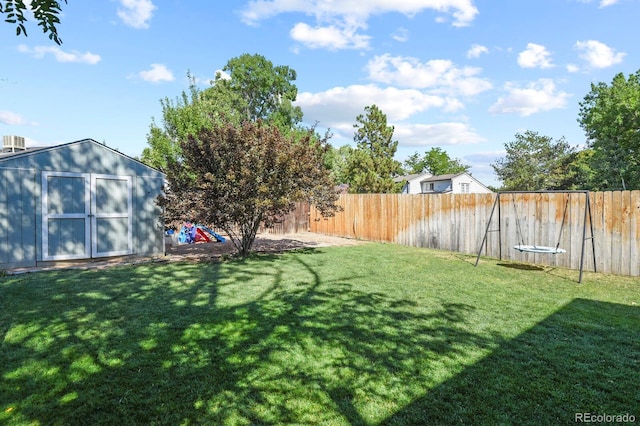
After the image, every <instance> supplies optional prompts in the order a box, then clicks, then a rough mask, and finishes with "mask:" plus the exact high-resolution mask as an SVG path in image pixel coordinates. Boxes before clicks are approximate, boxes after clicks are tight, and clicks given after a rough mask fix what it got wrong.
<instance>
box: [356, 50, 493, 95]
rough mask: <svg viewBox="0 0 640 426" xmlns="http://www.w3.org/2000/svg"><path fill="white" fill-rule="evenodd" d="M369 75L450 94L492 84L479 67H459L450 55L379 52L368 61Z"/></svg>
mask: <svg viewBox="0 0 640 426" xmlns="http://www.w3.org/2000/svg"><path fill="white" fill-rule="evenodd" d="M367 70H368V72H369V79H370V80H373V81H376V82H381V83H386V84H393V85H397V86H401V87H410V88H414V89H429V90H431V91H433V92H434V93H440V94H447V95H449V96H456V95H462V96H474V95H477V94H479V93H482V92H484V91H486V90H489V89H491V88H492V85H491V83H490V82H489V81H488V80H486V79H482V78H480V77H478V74H480V72H481V71H482V69H481V68H476V67H462V68H459V67H457V66H456V65H455V64H454V63H453V62H451V61H449V60H446V59H433V60H430V61H427V62H420V61H419V60H418V59H416V58H412V57H403V56H391V55H389V54H385V55H380V56H376V57H374V58H373V59H371V60H370V61H369V63H368V64H367Z"/></svg>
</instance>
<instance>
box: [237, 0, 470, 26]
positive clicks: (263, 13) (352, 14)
mask: <svg viewBox="0 0 640 426" xmlns="http://www.w3.org/2000/svg"><path fill="white" fill-rule="evenodd" d="M427 9H432V10H435V11H437V12H440V13H443V14H449V15H451V16H453V18H454V22H453V25H454V26H466V25H469V24H470V23H471V22H472V21H473V20H474V19H475V17H476V15H477V14H478V9H477V8H476V7H475V6H474V4H473V0H375V1H327V0H253V1H250V2H249V4H248V5H247V7H246V8H245V9H244V10H243V11H242V20H243V21H244V22H245V23H247V24H255V23H257V22H258V21H260V20H264V19H268V18H271V17H274V16H277V15H279V14H281V13H304V14H307V15H314V16H315V17H316V19H318V20H319V21H323V20H326V19H327V18H332V17H333V18H335V17H339V18H341V19H343V20H345V21H349V20H352V19H357V20H360V21H366V20H367V19H368V18H369V17H370V16H372V15H382V14H385V13H389V12H397V13H402V14H404V15H407V16H414V15H416V14H418V13H420V12H422V11H424V10H427Z"/></svg>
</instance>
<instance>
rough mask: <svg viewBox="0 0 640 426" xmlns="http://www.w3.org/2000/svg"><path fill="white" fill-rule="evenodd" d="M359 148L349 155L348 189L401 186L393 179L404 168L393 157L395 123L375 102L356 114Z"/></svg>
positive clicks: (361, 190)
mask: <svg viewBox="0 0 640 426" xmlns="http://www.w3.org/2000/svg"><path fill="white" fill-rule="evenodd" d="M356 121H357V123H356V124H354V125H353V127H354V128H355V129H356V131H355V135H354V138H353V139H354V141H355V142H356V145H357V146H356V148H355V149H354V150H353V151H352V152H351V154H350V155H349V156H348V159H347V165H346V170H345V175H346V179H347V181H348V182H347V183H348V184H349V191H350V192H354V193H392V192H398V190H399V186H398V184H396V183H395V182H394V180H393V178H394V177H395V176H397V175H398V174H400V172H401V171H402V169H401V164H400V162H398V161H397V160H395V159H394V158H393V156H394V155H395V153H396V149H397V148H398V141H394V140H393V130H394V129H393V126H387V116H386V115H385V114H384V113H383V112H382V111H381V110H380V109H379V108H378V107H377V106H376V105H371V106H367V107H365V115H362V114H360V115H358V116H357V117H356Z"/></svg>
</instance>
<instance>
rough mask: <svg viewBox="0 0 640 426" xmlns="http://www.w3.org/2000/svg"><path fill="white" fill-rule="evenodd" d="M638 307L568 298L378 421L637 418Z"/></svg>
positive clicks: (558, 421)
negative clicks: (585, 416)
mask: <svg viewBox="0 0 640 426" xmlns="http://www.w3.org/2000/svg"><path fill="white" fill-rule="evenodd" d="M639 333H640V308H638V307H633V306H628V305H620V304H613V303H605V302H597V301H592V300H585V299H575V300H573V301H572V302H570V303H569V304H567V305H566V306H564V307H563V308H562V309H560V310H559V311H557V312H556V313H554V314H553V315H551V316H549V317H548V318H546V319H545V320H544V321H542V322H540V323H539V324H537V325H536V326H535V327H533V328H532V329H530V330H528V331H527V332H525V333H523V334H521V335H519V336H518V337H517V338H515V339H513V340H510V341H508V342H506V343H505V344H504V345H502V346H500V347H499V348H498V349H497V350H495V351H494V352H493V353H492V354H491V355H489V356H488V357H486V358H484V359H483V360H482V361H480V362H478V363H476V364H475V365H473V366H471V367H469V368H467V369H465V370H464V371H463V372H462V373H461V374H458V375H456V376H455V377H454V378H452V379H450V380H448V381H446V382H444V383H442V384H441V385H439V386H437V387H435V388H434V389H432V390H430V391H428V392H427V394H426V395H425V396H423V397H421V398H418V399H416V400H415V401H413V402H412V403H411V404H409V405H408V406H407V407H405V408H404V409H403V410H400V411H399V412H398V413H396V414H394V415H393V416H391V417H389V418H388V419H386V420H385V421H384V422H383V424H385V425H394V424H486V425H497V424H540V425H549V424H574V423H575V422H576V413H592V414H611V415H618V414H621V415H624V414H625V413H628V414H630V415H633V416H635V418H636V419H638V418H640V388H639V387H638V383H640V368H639V367H640V341H639V340H638V335H639Z"/></svg>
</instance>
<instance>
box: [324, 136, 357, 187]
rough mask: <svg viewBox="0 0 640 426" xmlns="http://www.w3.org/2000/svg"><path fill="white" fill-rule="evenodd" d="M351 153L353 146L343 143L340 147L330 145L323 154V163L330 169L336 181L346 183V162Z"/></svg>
mask: <svg viewBox="0 0 640 426" xmlns="http://www.w3.org/2000/svg"><path fill="white" fill-rule="evenodd" d="M352 154H353V148H352V147H350V146H349V145H343V146H341V147H340V148H335V147H331V148H330V149H329V150H328V151H327V154H326V155H325V161H324V162H325V165H326V167H327V168H328V169H329V170H330V171H331V176H333V179H334V180H335V181H336V183H347V182H348V177H347V164H348V162H349V158H350V157H351V155H352Z"/></svg>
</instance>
